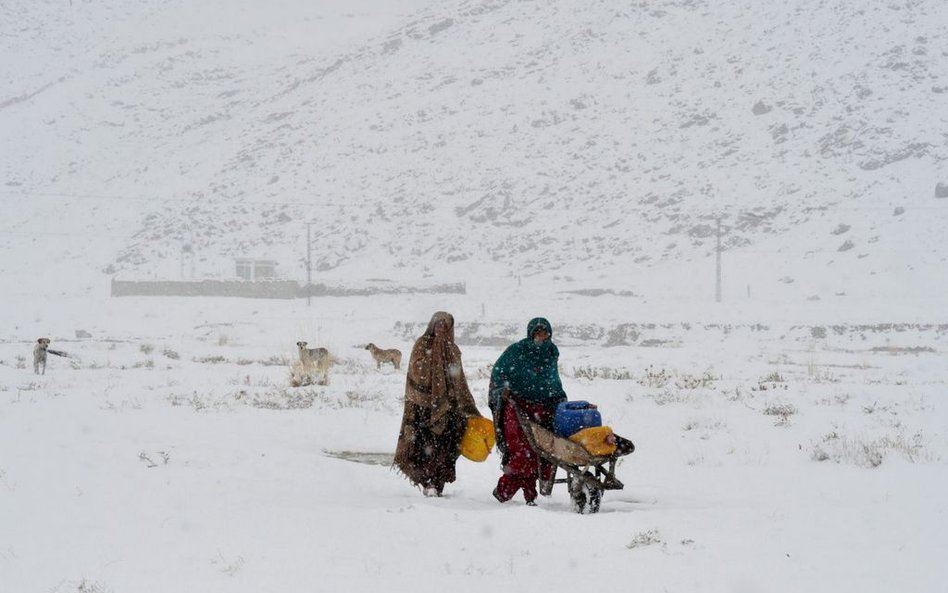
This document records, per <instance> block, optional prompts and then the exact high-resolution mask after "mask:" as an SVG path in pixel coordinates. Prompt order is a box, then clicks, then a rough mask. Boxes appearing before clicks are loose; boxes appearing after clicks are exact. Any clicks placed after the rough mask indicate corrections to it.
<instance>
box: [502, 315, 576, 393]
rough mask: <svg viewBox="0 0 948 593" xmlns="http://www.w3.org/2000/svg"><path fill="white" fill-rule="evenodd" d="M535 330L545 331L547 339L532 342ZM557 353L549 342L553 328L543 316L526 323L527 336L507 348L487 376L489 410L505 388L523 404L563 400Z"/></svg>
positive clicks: (554, 345)
mask: <svg viewBox="0 0 948 593" xmlns="http://www.w3.org/2000/svg"><path fill="white" fill-rule="evenodd" d="M538 329H545V330H546V331H547V332H548V333H549V334H550V338H549V339H548V340H546V341H544V342H540V343H537V342H534V341H533V335H534V334H535V333H536V331H537V330H538ZM559 358H560V351H559V349H558V348H557V347H556V344H554V343H553V327H552V326H551V325H550V322H549V321H547V320H546V319H544V318H543V317H535V318H533V319H531V320H530V323H528V324H527V337H526V338H524V339H523V340H520V341H519V342H515V343H513V344H511V345H510V346H508V347H507V349H506V350H505V351H504V353H503V354H501V355H500V358H498V359H497V362H496V363H494V370H493V371H492V372H491V375H490V383H491V390H490V404H491V409H495V408H497V407H498V405H499V403H500V397H501V395H503V392H504V390H505V389H509V390H510V391H511V392H512V393H513V394H514V395H516V396H518V397H520V398H521V399H524V400H527V401H535V402H555V401H563V400H565V399H566V392H564V391H563V384H562V382H561V381H560V374H559V370H558V368H557V363H558V362H559Z"/></svg>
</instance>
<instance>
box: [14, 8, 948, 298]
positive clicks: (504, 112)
mask: <svg viewBox="0 0 948 593" xmlns="http://www.w3.org/2000/svg"><path fill="white" fill-rule="evenodd" d="M224 4H225V3H221V2H208V3H201V6H202V7H203V8H200V9H199V8H195V7H194V6H192V4H191V3H186V2H181V1H174V2H165V3H162V4H161V5H151V4H147V3H146V4H142V3H138V2H131V1H122V2H117V3H109V4H108V5H104V4H102V3H97V2H91V1H82V0H76V2H74V3H72V4H71V5H65V4H64V3H62V2H23V1H14V2H12V3H10V2H8V3H5V8H4V18H5V19H6V20H7V22H10V23H16V26H15V27H10V28H8V29H7V32H6V33H5V34H4V36H3V37H2V38H0V43H2V44H3V52H4V54H5V55H13V56H16V57H17V59H15V60H5V61H4V64H3V66H2V78H3V80H4V81H5V84H4V86H3V88H4V90H3V91H2V95H0V133H2V135H3V136H4V137H5V138H7V139H12V140H13V141H12V142H7V143H6V146H5V148H4V154H3V156H4V158H3V160H2V162H0V167H2V169H0V176H2V181H3V190H4V194H3V197H4V200H5V201H8V202H11V201H12V202H16V203H18V207H19V208H22V209H23V211H24V213H25V214H24V216H28V214H26V213H27V212H28V213H29V214H36V213H38V212H40V213H42V216H43V217H52V218H54V219H55V218H56V217H57V213H58V212H60V209H61V205H62V204H63V203H65V204H66V205H67V208H66V210H67V211H68V212H70V215H69V216H68V220H69V221H71V222H72V223H73V224H75V221H77V220H82V218H83V217H82V216H79V217H76V216H74V215H72V214H73V213H77V212H78V213H88V212H90V211H96V212H98V213H99V214H100V215H101V214H102V213H108V215H110V216H114V217H117V218H120V219H121V220H122V221H123V224H122V233H121V237H115V238H116V241H115V244H114V249H115V251H114V253H111V254H103V256H102V257H99V258H98V259H97V261H96V262H95V263H96V265H97V266H98V268H99V269H100V270H107V271H108V272H110V273H111V272H115V273H118V274H120V275H124V276H125V277H142V276H144V277H149V278H151V277H159V278H172V279H174V278H178V277H180V275H181V273H182V270H181V266H180V263H179V259H180V254H181V252H182V248H183V247H184V246H186V245H187V246H189V247H190V248H193V250H194V252H195V254H196V260H197V261H196V263H195V270H196V275H197V276H204V275H212V276H215V277H217V276H220V275H221V274H225V275H226V274H230V273H231V267H232V266H231V262H232V259H233V258H235V257H268V258H273V259H275V260H277V261H278V262H280V270H281V272H282V274H283V276H285V277H288V278H290V279H298V280H303V279H305V271H304V269H303V265H304V263H303V262H304V257H305V252H306V245H305V237H306V225H305V223H306V222H314V223H315V224H314V225H313V226H312V231H313V244H314V246H315V249H314V254H313V259H314V263H313V267H314V269H315V270H316V271H317V272H318V274H319V278H320V279H321V280H324V281H330V282H331V281H337V282H338V281H352V280H359V279H364V278H391V277H392V276H393V275H399V276H406V277H408V278H410V279H423V278H436V279H444V280H448V281H458V280H468V281H469V282H479V281H480V282H489V283H490V284H491V285H493V286H502V287H503V286H510V285H511V282H512V280H513V278H516V277H537V275H538V274H539V275H540V276H539V277H542V278H544V281H547V282H548V281H551V280H556V281H557V283H558V285H560V286H563V287H564V288H566V289H590V288H603V287H606V286H608V287H611V288H613V289H616V290H628V291H632V292H634V293H636V294H638V295H643V296H654V297H657V298H665V297H668V296H680V295H681V294H682V293H683V292H685V291H687V292H694V293H697V294H701V295H702V297H705V296H706V295H711V294H713V290H714V264H713V252H714V250H715V242H716V233H717V226H716V224H717V221H718V219H720V221H721V233H722V243H723V247H724V249H726V250H727V251H726V253H727V264H726V265H727V268H726V273H725V275H724V278H725V282H726V284H725V293H726V294H728V295H729V296H731V297H734V296H740V297H744V296H746V295H747V294H748V293H750V294H751V295H753V296H761V297H767V298H776V299H786V300H790V301H802V300H804V299H816V298H819V299H834V298H839V297H841V296H848V297H850V298H863V297H864V298H905V297H917V296H919V295H925V294H929V293H931V291H932V290H936V289H937V288H938V284H937V283H933V282H932V274H931V271H932V270H933V269H939V268H943V267H944V265H945V257H946V253H945V250H944V247H943V241H942V240H941V239H940V234H941V229H942V228H943V227H944V226H945V223H946V222H948V220H946V219H948V216H946V212H948V201H946V200H944V199H940V198H944V195H945V194H946V193H948V188H946V187H945V184H948V170H946V165H945V163H946V157H948V140H946V137H945V135H944V129H945V128H946V125H945V124H946V123H948V122H946V121H945V120H946V117H948V116H946V113H948V112H946V110H945V109H944V105H945V101H946V96H948V71H946V69H945V67H944V64H945V61H946V57H948V34H946V33H945V30H944V23H946V22H948V7H946V5H945V3H944V2H940V1H937V0H925V1H912V2H907V1H906V2H884V3H883V2H870V3H866V4H864V5H863V4H860V5H854V4H852V3H847V2H825V1H819V0H808V1H805V2H796V3H786V2H777V1H773V0H767V1H764V2H750V1H744V2H742V1H730V2H723V3H709V2H701V1H689V2H678V1H671V0H668V1H659V2H641V3H626V4H616V3H614V2H593V1H589V2H513V1H505V0H468V1H464V2H456V1H450V2H449V1H443V0H427V1H424V0H416V1H415V2H408V3H399V4H400V9H399V11H397V12H393V9H391V8H389V9H388V10H387V13H386V12H384V11H381V10H379V9H378V7H374V6H373V5H372V3H371V2H368V1H363V2H361V3H355V4H354V5H352V7H351V8H347V9H345V11H344V12H340V10H339V9H336V10H332V9H328V8H327V7H326V6H320V5H319V4H316V5H312V4H311V3H305V2H301V1H295V2H294V1H287V2H282V3H278V5H277V6H276V7H272V8H271V7H270V6H269V5H266V7H264V5H263V4H262V3H255V2H250V1H244V2H240V3H238V4H237V5H235V6H234V7H233V8H227V9H225V8H223V7H224ZM227 4H228V6H230V3H227ZM328 4H331V3H328ZM328 4H327V5H328ZM369 17H372V18H369ZM63 232H64V233H66V234H67V235H68V236H70V237H71V238H73V240H75V241H82V240H83V237H84V236H85V235H86V233H87V232H88V231H87V230H86V229H84V228H83V226H82V225H75V226H73V227H71V228H68V229H64V230H63ZM113 234H114V233H113ZM788 262H789V263H788ZM473 269H476V270H478V272H477V273H476V274H474V277H470V276H472V274H471V271H472V270H473ZM800 269H804V270H806V273H805V274H803V275H800V274H799V270H800ZM394 270H397V271H398V272H397V274H393V271H394ZM682 277H684V278H686V279H687V280H686V281H685V282H682V281H681V280H680V278H682ZM488 279H489V280H488ZM103 280H105V279H103ZM862 287H864V288H862ZM860 288H862V290H863V294H854V291H856V290H859V289H860Z"/></svg>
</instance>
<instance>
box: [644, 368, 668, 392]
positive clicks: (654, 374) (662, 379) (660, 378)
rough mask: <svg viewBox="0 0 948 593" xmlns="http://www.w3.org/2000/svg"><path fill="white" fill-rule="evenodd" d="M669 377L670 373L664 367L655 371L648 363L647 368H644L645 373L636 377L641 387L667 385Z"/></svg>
mask: <svg viewBox="0 0 948 593" xmlns="http://www.w3.org/2000/svg"><path fill="white" fill-rule="evenodd" d="M671 378H672V376H671V373H670V372H668V371H666V370H665V369H659V370H657V371H656V370H655V368H654V367H652V365H649V366H648V368H647V369H645V374H644V375H643V376H642V377H641V378H640V379H637V382H638V384H639V385H642V386H643V387H658V388H660V387H664V386H665V385H667V384H668V382H669V381H671Z"/></svg>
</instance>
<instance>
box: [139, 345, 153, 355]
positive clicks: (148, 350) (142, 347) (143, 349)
mask: <svg viewBox="0 0 948 593" xmlns="http://www.w3.org/2000/svg"><path fill="white" fill-rule="evenodd" d="M138 350H139V352H141V353H142V354H145V355H148V354H151V353H152V352H154V351H155V347H154V346H152V345H151V344H141V345H139V346H138Z"/></svg>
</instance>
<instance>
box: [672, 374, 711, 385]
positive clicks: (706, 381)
mask: <svg viewBox="0 0 948 593" xmlns="http://www.w3.org/2000/svg"><path fill="white" fill-rule="evenodd" d="M716 379H717V377H715V376H714V374H713V373H712V372H711V371H705V372H704V373H702V374H700V375H690V374H688V373H681V374H680V375H679V377H678V379H677V380H676V381H675V387H677V388H679V389H701V388H705V387H711V385H712V384H713V383H714V381H715V380H716Z"/></svg>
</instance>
